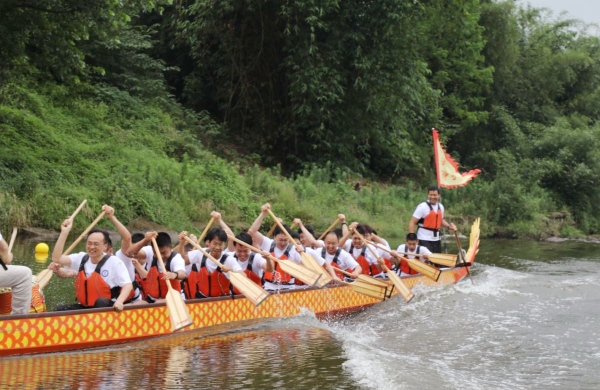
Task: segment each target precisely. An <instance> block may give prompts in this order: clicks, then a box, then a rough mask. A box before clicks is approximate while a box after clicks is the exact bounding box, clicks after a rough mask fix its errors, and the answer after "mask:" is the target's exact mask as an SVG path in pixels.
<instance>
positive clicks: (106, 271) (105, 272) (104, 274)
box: [101, 269, 108, 277]
mask: <svg viewBox="0 0 600 390" xmlns="http://www.w3.org/2000/svg"><path fill="white" fill-rule="evenodd" d="M101 274H102V276H103V277H107V276H108V270H107V269H103V270H102V272H101Z"/></svg>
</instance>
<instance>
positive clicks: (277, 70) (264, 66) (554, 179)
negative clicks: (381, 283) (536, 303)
mask: <svg viewBox="0 0 600 390" xmlns="http://www.w3.org/2000/svg"><path fill="white" fill-rule="evenodd" d="M599 119H600V38H599V37H597V36H594V35H591V34H590V33H588V32H587V30H586V27H585V26H583V25H581V23H580V22H577V21H573V20H568V19H564V18H559V19H553V18H551V17H550V15H548V14H547V13H546V12H544V11H542V10H539V9H535V8H520V7H519V6H518V5H517V3H516V2H515V1H512V0H506V1H492V0H450V1H449V0H435V1H428V2H420V1H412V0H411V1H407V0H382V1H378V2H364V1H354V0H348V1H337V0H321V1H314V0H287V1H285V2H272V1H266V0H252V1H251V0H223V1H220V2H214V1H206V0H183V1H178V2H175V4H171V2H170V1H147V0H136V1H129V2H122V1H112V0H111V1H105V0H102V1H94V2H89V4H88V3H85V2H77V1H73V0H66V1H61V2H54V1H50V0H44V1H37V2H27V1H22V0H7V1H3V2H1V3H0V177H1V178H2V179H1V181H0V202H1V203H2V207H1V208H0V221H1V222H0V224H3V225H4V224H6V225H8V224H18V225H37V226H44V227H51V228H55V227H56V226H58V223H59V222H60V219H61V218H63V217H64V216H65V215H68V214H69V210H71V209H72V208H73V207H74V206H75V205H76V204H77V203H78V202H79V201H80V199H82V198H84V197H85V198H88V199H89V200H90V206H91V207H90V209H87V211H86V212H87V218H88V219H90V218H92V217H93V214H94V210H97V209H98V207H99V206H100V205H101V204H102V203H111V204H113V205H115V207H116V208H117V209H118V210H120V212H121V213H122V214H121V215H122V217H123V220H125V221H130V220H134V219H136V218H138V217H145V218H147V219H149V220H150V221H152V222H155V223H159V224H163V225H167V226H170V227H172V228H174V229H180V228H187V227H189V226H190V225H201V224H203V223H204V221H205V220H207V219H208V213H209V212H210V211H211V210H212V209H213V208H216V209H219V210H221V211H223V212H224V213H225V215H227V216H228V217H229V218H228V219H230V220H233V221H239V223H240V226H241V225H247V224H249V223H250V222H251V221H252V219H253V218H254V216H255V215H256V213H257V212H258V206H259V205H260V203H262V202H264V201H271V202H273V204H274V208H275V209H277V208H278V209H279V210H281V213H282V214H283V215H284V216H286V217H288V218H290V217H292V216H300V217H302V218H304V219H306V220H307V221H308V222H314V223H316V224H317V225H318V226H321V225H323V226H325V225H327V224H328V222H329V220H330V219H332V218H333V216H334V215H335V214H337V213H338V212H346V213H347V214H349V216H350V217H351V218H352V217H354V218H357V219H368V220H369V221H371V222H373V224H374V225H376V227H379V229H380V230H381V231H382V232H383V233H384V234H390V235H394V236H398V235H402V234H403V233H404V232H405V229H406V227H405V225H406V223H407V221H408V218H409V216H410V213H411V212H412V209H413V207H414V206H415V204H416V202H418V201H420V200H421V199H422V198H423V188H424V187H425V186H427V185H429V184H430V183H431V181H432V179H433V178H434V172H433V171H432V165H431V161H432V151H431V136H430V128H431V127H437V128H439V129H440V130H441V136H442V138H443V140H444V142H445V144H446V146H447V149H448V151H450V152H451V153H452V154H453V155H454V156H455V157H456V158H457V160H458V161H460V162H461V164H462V165H463V167H465V169H467V168H471V167H479V168H481V169H482V170H483V173H482V175H481V176H480V177H479V178H477V179H476V180H475V181H474V182H472V183H471V184H469V185H468V186H467V187H465V188H461V189H457V190H445V191H444V192H443V196H444V202H445V203H446V205H447V206H448V209H449V212H450V214H451V215H452V216H453V217H454V218H455V219H456V220H460V221H461V222H464V225H463V226H464V227H466V224H467V223H468V222H469V221H470V220H472V218H473V217H474V216H481V217H482V218H483V219H484V221H485V222H486V224H487V225H486V226H485V230H484V231H487V232H488V233H489V234H500V235H506V236H518V235H531V236H536V237H539V236H543V235H549V234H552V235H579V234H592V233H598V232H600V208H598V207H597V204H598V203H599V201H600V199H599V198H600V196H599V195H598V194H599V193H600V192H599V190H600V188H599V187H600V181H599V179H600V148H599V146H600V145H599V143H600V127H599V126H598V120H599ZM227 160H233V161H234V163H232V162H226V161H227ZM258 166H262V167H265V166H266V167H270V168H269V169H264V168H258ZM363 178H366V179H367V180H365V179H363ZM373 180H375V181H376V182H379V183H382V182H383V183H385V185H384V184H373ZM390 216H393V217H390ZM458 216H461V217H458ZM85 222H86V221H81V222H78V223H79V224H82V225H83V224H85Z"/></svg>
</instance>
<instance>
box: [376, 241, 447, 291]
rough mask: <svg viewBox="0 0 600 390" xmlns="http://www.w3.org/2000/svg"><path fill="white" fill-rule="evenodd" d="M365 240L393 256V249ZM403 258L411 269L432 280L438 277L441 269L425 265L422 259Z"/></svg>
mask: <svg viewBox="0 0 600 390" xmlns="http://www.w3.org/2000/svg"><path fill="white" fill-rule="evenodd" d="M367 242H368V243H369V244H371V245H373V246H375V247H376V248H379V249H381V250H384V251H386V252H387V253H389V254H390V255H392V256H394V253H393V252H394V251H392V250H391V249H388V248H386V247H384V246H383V245H378V244H376V243H374V242H373V241H369V240H367ZM396 253H400V252H396ZM402 253H403V254H405V253H406V252H402ZM406 254H408V255H413V253H406ZM405 260H406V262H407V263H408V266H409V267H410V268H411V269H413V270H415V271H417V272H419V273H421V274H423V275H425V276H427V277H428V278H429V279H431V280H433V281H434V282H437V281H438V279H439V278H440V275H441V274H442V271H440V270H439V269H438V268H436V267H433V266H431V265H427V264H425V263H423V262H422V261H419V260H415V259H407V258H405Z"/></svg>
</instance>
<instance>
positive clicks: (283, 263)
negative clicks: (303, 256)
mask: <svg viewBox="0 0 600 390" xmlns="http://www.w3.org/2000/svg"><path fill="white" fill-rule="evenodd" d="M277 262H278V263H279V266H280V267H281V270H282V271H283V272H285V273H288V274H290V275H292V276H293V277H294V278H297V279H300V280H301V281H302V282H304V283H305V284H307V285H309V286H315V285H316V284H317V282H318V281H319V279H320V278H321V275H320V274H318V273H316V272H315V271H313V270H310V269H308V268H305V267H303V266H301V265H299V264H296V263H294V262H293V261H291V260H277Z"/></svg>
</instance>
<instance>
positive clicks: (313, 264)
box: [267, 208, 333, 287]
mask: <svg viewBox="0 0 600 390" xmlns="http://www.w3.org/2000/svg"><path fill="white" fill-rule="evenodd" d="M267 212H268V213H269V215H270V216H271V218H273V219H274V220H275V223H277V225H279V228H280V229H281V230H282V232H283V233H284V234H285V235H286V237H287V238H288V240H290V244H292V245H294V246H296V247H298V246H299V245H296V242H295V241H294V239H293V238H292V236H291V235H290V233H289V232H288V231H287V229H286V228H284V227H283V224H282V223H281V222H280V221H279V218H277V217H276V216H275V214H273V212H272V211H271V209H270V208H269V209H267ZM298 252H300V258H301V259H302V265H304V266H305V267H306V268H308V269H312V270H313V271H315V272H317V273H318V274H319V275H321V280H320V282H319V284H318V286H317V287H323V286H325V285H327V284H328V283H329V282H331V281H332V280H333V278H332V277H331V275H329V273H328V272H327V271H326V270H325V268H323V267H321V266H320V265H319V263H317V261H316V260H315V259H314V257H312V256H311V255H309V254H308V253H305V252H304V250H301V251H298Z"/></svg>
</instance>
